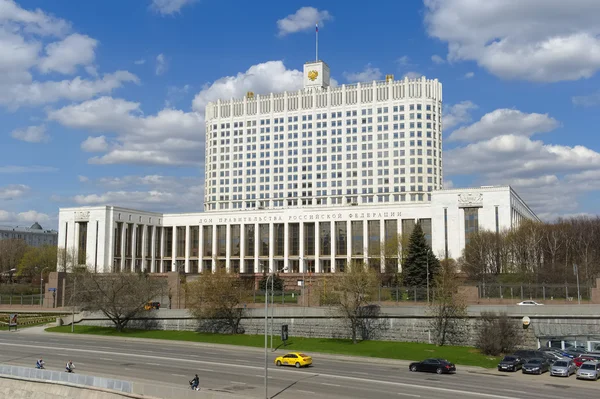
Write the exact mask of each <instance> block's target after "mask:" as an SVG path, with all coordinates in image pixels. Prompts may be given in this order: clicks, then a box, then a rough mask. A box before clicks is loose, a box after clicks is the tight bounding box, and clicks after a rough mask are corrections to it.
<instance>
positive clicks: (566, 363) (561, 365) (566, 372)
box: [550, 358, 577, 377]
mask: <svg viewBox="0 0 600 399" xmlns="http://www.w3.org/2000/svg"><path fill="white" fill-rule="evenodd" d="M576 372H577V366H575V363H574V362H573V360H572V359H568V358H567V359H561V360H557V361H555V362H554V364H553V365H552V367H550V375H552V376H557V377H569V376H570V375H571V374H575V373H576Z"/></svg>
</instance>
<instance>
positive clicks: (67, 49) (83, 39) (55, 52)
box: [38, 33, 98, 75]
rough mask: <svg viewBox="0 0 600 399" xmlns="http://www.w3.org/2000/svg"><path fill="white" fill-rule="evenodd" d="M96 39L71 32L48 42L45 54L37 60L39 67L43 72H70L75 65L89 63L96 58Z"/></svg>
mask: <svg viewBox="0 0 600 399" xmlns="http://www.w3.org/2000/svg"><path fill="white" fill-rule="evenodd" d="M97 45H98V41H97V40H95V39H92V38H91V37H89V36H86V35H81V34H79V33H73V34H71V35H69V36H67V37H66V38H64V39H63V40H62V41H60V42H54V43H50V44H48V45H47V46H46V56H45V57H44V58H42V59H41V60H40V62H39V65H38V67H39V69H40V71H42V72H43V73H49V72H59V73H62V74H65V75H66V74H72V73H75V71H76V70H77V66H80V65H83V66H85V65H90V64H92V63H93V62H94V59H95V58H96V53H95V51H96V46H97Z"/></svg>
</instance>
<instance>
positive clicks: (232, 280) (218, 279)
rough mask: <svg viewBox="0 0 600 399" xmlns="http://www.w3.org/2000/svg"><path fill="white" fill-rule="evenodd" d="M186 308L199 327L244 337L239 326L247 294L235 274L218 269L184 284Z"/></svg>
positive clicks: (242, 330)
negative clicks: (197, 321) (196, 320)
mask: <svg viewBox="0 0 600 399" xmlns="http://www.w3.org/2000/svg"><path fill="white" fill-rule="evenodd" d="M187 290H188V291H187V293H188V308H189V310H190V312H191V313H192V314H193V315H194V317H196V318H197V319H198V320H199V321H200V328H201V329H202V330H205V331H209V332H214V333H227V334H243V333H244V328H243V327H242V326H241V321H242V318H243V317H244V314H245V308H244V306H242V304H243V303H245V302H246V301H247V300H248V298H249V295H250V290H249V289H247V287H246V286H245V284H244V282H243V281H242V280H241V279H240V278H239V277H238V276H236V275H232V274H229V273H227V272H226V271H225V270H223V269H220V268H218V269H217V270H216V271H215V272H214V273H210V272H209V273H203V274H201V275H200V277H199V278H198V280H196V281H192V282H190V283H189V284H188V285H187Z"/></svg>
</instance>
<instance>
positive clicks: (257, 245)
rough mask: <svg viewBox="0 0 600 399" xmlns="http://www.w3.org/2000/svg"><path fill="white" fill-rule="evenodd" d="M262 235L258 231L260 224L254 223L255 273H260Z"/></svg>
mask: <svg viewBox="0 0 600 399" xmlns="http://www.w3.org/2000/svg"><path fill="white" fill-rule="evenodd" d="M259 239H260V235H259V231H258V223H254V273H260V272H261V271H262V270H260V263H259V261H258V253H259V252H258V251H259V249H260V242H259Z"/></svg>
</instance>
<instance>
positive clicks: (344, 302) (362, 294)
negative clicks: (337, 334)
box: [334, 263, 380, 344]
mask: <svg viewBox="0 0 600 399" xmlns="http://www.w3.org/2000/svg"><path fill="white" fill-rule="evenodd" d="M346 269H347V271H346V273H343V274H340V276H339V278H337V280H336V282H335V291H336V292H337V295H336V301H335V305H334V306H335V312H336V313H337V314H338V315H339V316H341V317H342V318H343V319H344V320H345V322H346V324H347V326H348V328H349V330H350V333H351V336H352V342H353V343H355V344H356V343H357V337H358V333H362V336H363V339H366V338H365V337H369V336H370V335H371V334H370V333H369V331H364V327H365V326H372V325H373V323H371V321H372V319H373V318H378V316H379V311H378V309H379V307H378V306H377V305H374V304H373V302H374V301H375V298H376V297H377V289H378V287H379V281H380V280H379V274H378V273H377V271H375V270H373V269H372V268H370V267H367V265H365V264H358V263H357V264H353V265H352V266H350V265H348V266H347V268H346ZM374 307H376V308H377V310H376V311H375V308H374ZM374 311H375V312H374Z"/></svg>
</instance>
